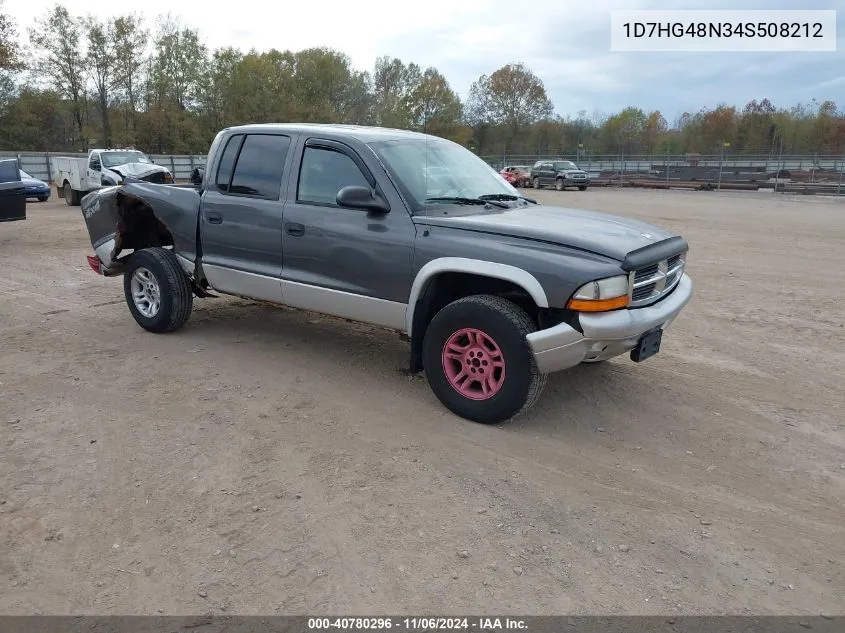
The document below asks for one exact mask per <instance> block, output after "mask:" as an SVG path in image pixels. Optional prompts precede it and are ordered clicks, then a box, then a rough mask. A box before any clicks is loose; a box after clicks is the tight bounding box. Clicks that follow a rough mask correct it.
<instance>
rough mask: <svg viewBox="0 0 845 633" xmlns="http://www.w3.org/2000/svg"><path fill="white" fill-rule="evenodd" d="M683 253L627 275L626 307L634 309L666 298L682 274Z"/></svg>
mask: <svg viewBox="0 0 845 633" xmlns="http://www.w3.org/2000/svg"><path fill="white" fill-rule="evenodd" d="M684 264H685V261H684V253H680V254H678V255H672V257H669V258H668V259H663V260H661V261H659V262H655V263H653V264H649V265H648V266H643V267H642V268H638V269H637V270H632V271H631V272H630V273H628V299H629V303H628V306H629V307H631V308H636V307H639V306H644V305H648V304H650V303H654V302H655V301H657V300H658V299H661V298H662V297H664V296H666V295H667V294H669V293H670V292H672V290H674V289H675V286H677V285H678V282H679V281H680V280H681V277H682V276H683V274H684Z"/></svg>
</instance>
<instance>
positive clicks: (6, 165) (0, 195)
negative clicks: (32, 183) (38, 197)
mask: <svg viewBox="0 0 845 633" xmlns="http://www.w3.org/2000/svg"><path fill="white" fill-rule="evenodd" d="M25 219H26V191H25V190H24V186H23V182H21V174H20V171H18V161H16V160H15V159H9V160H0V222H13V221H15V220H25Z"/></svg>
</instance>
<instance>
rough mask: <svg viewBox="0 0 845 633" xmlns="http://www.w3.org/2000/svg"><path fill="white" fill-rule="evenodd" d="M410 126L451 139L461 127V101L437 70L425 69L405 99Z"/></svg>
mask: <svg viewBox="0 0 845 633" xmlns="http://www.w3.org/2000/svg"><path fill="white" fill-rule="evenodd" d="M408 102H409V105H410V111H411V117H412V118H411V121H412V123H413V126H414V127H416V128H417V129H420V130H422V131H423V132H426V133H429V134H434V135H437V136H446V137H448V136H450V135H451V134H454V132H455V130H456V129H457V128H458V126H459V125H460V123H461V113H462V112H461V100H460V99H459V98H458V95H457V94H456V93H455V91H454V90H452V88H451V87H450V86H449V82H448V81H446V78H445V77H444V76H443V75H442V74H440V72H438V70H437V69H436V68H427V69H426V70H425V72H424V73H423V75H422V78H421V79H420V82H419V83H418V84H417V85H416V86H415V87H414V89H413V90H412V91H411V94H410V95H409V96H408Z"/></svg>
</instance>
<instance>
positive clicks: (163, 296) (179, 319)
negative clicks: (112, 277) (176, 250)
mask: <svg viewBox="0 0 845 633" xmlns="http://www.w3.org/2000/svg"><path fill="white" fill-rule="evenodd" d="M123 292H124V295H125V296H126V303H127V305H128V306H129V311H130V312H131V313H132V316H133V317H134V319H135V321H136V322H137V323H138V325H140V326H141V327H142V328H144V329H145V330H147V331H149V332H155V333H156V334H163V333H166V332H173V331H175V330H178V329H179V328H180V327H182V326H183V325H185V322H186V321H187V320H188V317H189V316H191V310H192V308H193V303H194V295H193V292H192V290H191V282H190V280H189V279H188V276H187V275H186V274H185V271H184V270H182V267H181V266H180V264H179V260H178V259H176V255H174V254H173V252H172V251H169V250H167V249H164V248H159V247H154V248H145V249H142V250H140V251H136V252H134V253H133V254H132V256H131V257H130V258H129V262H128V265H127V267H126V272H125V273H124V276H123Z"/></svg>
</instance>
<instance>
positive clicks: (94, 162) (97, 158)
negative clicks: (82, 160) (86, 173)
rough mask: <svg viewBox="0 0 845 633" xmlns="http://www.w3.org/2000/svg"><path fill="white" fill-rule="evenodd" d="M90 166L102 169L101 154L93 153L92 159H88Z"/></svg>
mask: <svg viewBox="0 0 845 633" xmlns="http://www.w3.org/2000/svg"><path fill="white" fill-rule="evenodd" d="M88 168H89V169H93V170H95V171H100V169H101V165H100V155H99V154H91V160H90V161H88Z"/></svg>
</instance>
